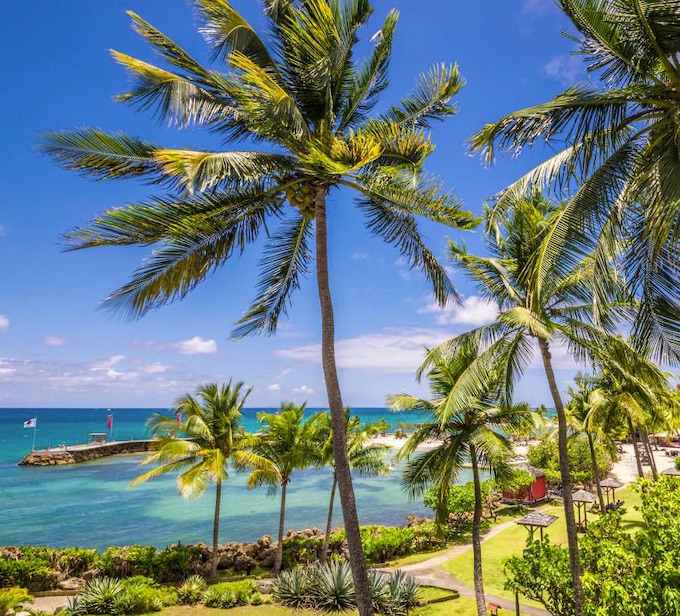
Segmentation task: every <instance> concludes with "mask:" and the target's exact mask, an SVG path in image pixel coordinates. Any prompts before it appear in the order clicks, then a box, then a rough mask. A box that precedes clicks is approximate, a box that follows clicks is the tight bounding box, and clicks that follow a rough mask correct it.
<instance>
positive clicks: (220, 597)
mask: <svg viewBox="0 0 680 616" xmlns="http://www.w3.org/2000/svg"><path fill="white" fill-rule="evenodd" d="M256 591H257V584H255V582H253V580H241V581H240V582H221V583H220V584H215V585H214V586H211V587H210V588H208V590H206V591H205V593H204V594H203V601H204V603H205V605H206V606H207V607H218V608H222V609H227V608H230V607H234V606H237V605H247V604H248V603H250V600H251V597H252V596H253V595H254V594H255V593H256Z"/></svg>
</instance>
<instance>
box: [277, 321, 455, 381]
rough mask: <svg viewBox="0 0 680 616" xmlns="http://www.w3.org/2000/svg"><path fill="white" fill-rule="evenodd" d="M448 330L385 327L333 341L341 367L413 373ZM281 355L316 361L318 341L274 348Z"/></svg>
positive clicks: (447, 333)
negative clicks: (426, 350)
mask: <svg viewBox="0 0 680 616" xmlns="http://www.w3.org/2000/svg"><path fill="white" fill-rule="evenodd" d="M451 335H452V334H451V333H450V332H446V331H444V330H436V329H416V328H411V329H397V328H388V329H385V330H383V331H382V332H377V333H373V334H366V335H363V336H356V337H355V338H345V339H342V340H338V341H337V342H336V345H335V351H336V359H337V362H338V366H339V367H341V368H353V369H358V370H370V371H374V372H383V373H412V372H415V370H416V369H417V368H418V366H420V364H421V363H422V361H423V357H424V355H425V348H426V347H427V348H432V347H434V346H436V345H437V344H439V343H441V342H444V340H447V339H448V338H450V337H451ZM276 354H277V355H279V356H280V357H285V358H287V359H294V360H298V361H303V362H308V363H314V364H318V363H321V345H320V344H308V345H304V346H299V347H294V348H291V349H280V350H278V351H276Z"/></svg>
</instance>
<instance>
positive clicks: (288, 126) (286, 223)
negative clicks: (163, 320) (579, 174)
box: [43, 0, 476, 615]
mask: <svg viewBox="0 0 680 616" xmlns="http://www.w3.org/2000/svg"><path fill="white" fill-rule="evenodd" d="M261 2H262V4H263V5H264V10H265V14H266V19H267V25H268V29H267V32H268V37H267V38H266V39H262V38H261V37H260V36H259V35H258V34H257V32H256V31H255V30H254V28H253V27H252V26H251V25H250V24H249V23H248V22H247V21H246V20H245V19H244V18H243V17H242V16H241V15H240V14H239V13H238V12H237V11H236V10H235V9H234V8H233V6H232V5H231V4H230V2H228V0H196V4H197V6H198V9H199V13H200V16H201V18H202V19H203V25H202V27H201V32H202V33H203V34H204V36H205V38H206V39H207V41H208V43H209V44H210V46H211V47H212V48H213V52H214V54H213V55H214V57H215V59H217V60H219V63H218V69H217V70H215V69H208V68H206V67H204V66H203V65H201V64H200V63H199V62H198V61H196V60H195V59H194V58H193V57H192V56H191V55H190V54H188V53H187V52H185V51H184V50H183V49H182V48H181V47H179V46H178V45H177V44H176V43H175V42H173V41H172V40H171V39H170V38H168V37H167V36H165V35H164V34H163V33H161V32H159V31H158V30H157V29H156V28H154V27H153V26H152V25H151V24H149V23H147V22H146V21H144V20H143V19H142V18H141V17H139V16H138V15H135V14H134V13H130V16H131V17H132V21H133V27H134V28H135V30H136V31H137V32H138V33H139V34H140V35H141V36H143V37H144V38H145V39H146V40H147V41H148V42H149V43H150V45H151V46H152V47H153V48H154V50H155V51H156V52H157V53H158V54H159V55H160V56H161V57H162V58H163V59H164V60H165V61H166V62H167V64H168V65H169V67H168V68H159V67H157V66H155V65H153V64H150V63H148V62H145V61H142V60H139V59H137V58H133V57H131V56H129V55H126V54H123V53H120V52H117V51H114V52H112V54H113V57H114V59H115V60H116V61H117V62H119V63H120V64H122V65H123V66H124V67H125V68H126V69H128V70H129V71H130V73H131V74H132V76H133V78H134V79H135V83H134V86H133V88H132V90H131V91H130V92H128V93H126V94H122V95H121V96H120V97H119V100H121V101H123V102H126V103H128V104H131V105H133V106H136V107H137V108H140V109H143V110H149V111H154V112H155V113H156V114H157V115H158V116H159V117H160V118H162V119H163V120H166V121H168V122H170V123H171V124H175V125H176V126H178V127H185V126H190V125H200V126H203V127H206V128H207V129H209V130H211V131H214V132H216V133H218V134H219V135H220V136H222V138H223V139H224V140H225V141H227V142H228V141H236V140H246V141H247V142H248V143H262V144H264V145H265V148H264V149H263V150H261V151H253V150H242V151H226V152H213V151H196V150H181V149H176V148H163V147H161V146H159V145H157V144H156V143H152V142H150V141H145V140H141V139H138V138H136V137H131V136H128V135H125V134H123V133H105V132H102V131H99V130H95V129H89V128H86V129H81V130H76V131H65V132H57V133H53V134H51V135H47V136H46V137H45V138H44V143H43V150H44V151H45V152H47V153H49V154H50V155H51V156H52V157H53V158H54V159H55V160H56V161H57V162H58V163H59V164H61V165H63V166H64V167H66V168H69V169H73V170H76V171H79V172H81V173H84V174H86V175H89V176H90V177H94V178H97V179H108V178H123V177H143V178H145V179H146V180H148V181H149V182H150V183H153V184H156V185H161V186H166V187H168V189H169V190H170V192H169V194H166V195H164V196H159V197H154V198H152V199H150V200H148V201H147V202H145V203H142V204H135V205H128V206H125V207H123V208H114V209H110V210H108V211H106V212H104V213H103V214H102V215H100V216H98V217H97V218H95V220H94V221H93V222H92V223H91V224H90V225H89V226H88V227H84V228H80V229H76V230H75V231H73V232H71V233H70V234H69V235H68V238H69V240H70V242H71V245H72V247H73V248H74V249H79V248H86V247H92V246H110V245H142V246H148V245H155V250H154V251H153V252H152V253H151V255H150V257H149V258H148V259H147V260H145V261H144V263H143V265H142V266H141V267H140V268H139V269H138V270H137V271H136V272H135V273H134V275H133V276H132V279H131V280H130V282H129V283H128V284H126V285H125V286H124V287H122V288H121V289H119V290H117V291H116V292H114V293H113V294H112V295H111V296H109V298H108V299H107V301H106V303H107V305H109V306H111V307H113V308H118V309H121V310H122V311H124V312H125V313H127V314H128V315H130V316H133V317H139V316H141V315H143V314H145V313H146V312H147V311H149V310H150V309H152V308H156V307H158V306H162V305H164V304H166V303H168V302H170V301H172V300H175V299H179V298H182V297H184V296H185V295H186V294H187V293H189V292H190V291H191V290H192V289H193V288H194V287H195V286H196V285H198V284H199V283H200V282H202V281H203V280H204V279H205V278H206V277H208V275H209V274H211V273H212V272H213V271H214V270H215V269H216V268H218V267H219V266H220V265H222V264H224V262H225V261H227V260H228V259H229V258H230V257H231V256H233V255H234V254H235V253H236V254H238V253H241V252H243V251H244V250H245V249H246V247H247V246H248V245H249V244H251V243H252V242H254V241H255V240H256V239H257V238H258V236H259V235H260V233H261V232H262V231H263V230H265V229H268V228H269V227H268V225H269V224H271V223H272V222H278V221H280V223H279V224H278V227H277V228H276V229H275V230H273V231H272V234H271V236H270V237H269V239H268V242H267V244H266V247H265V249H264V259H263V261H262V273H261V277H260V281H259V294H258V296H257V297H256V299H255V300H254V301H253V303H252V305H251V307H250V309H249V310H247V312H246V313H245V315H244V316H243V318H242V319H241V320H240V322H239V325H238V328H237V329H236V331H235V334H236V335H238V336H244V335H247V334H251V333H258V332H264V333H268V334H271V333H274V332H275V330H276V327H277V324H278V320H279V317H280V316H281V314H285V313H286V312H287V310H288V309H289V307H290V302H291V296H292V293H293V292H294V291H295V290H296V289H297V288H299V286H300V284H301V281H302V278H304V277H305V276H306V275H307V274H308V273H309V270H310V267H311V265H312V255H313V253H312V243H314V245H315V253H316V254H315V261H316V279H317V283H318V292H319V303H320V308H321V319H322V325H321V352H322V365H323V371H324V377H325V381H326V389H327V395H328V402H329V407H330V410H331V415H332V417H333V422H334V423H333V426H334V430H333V434H334V450H335V456H336V469H337V474H338V486H339V489H340V497H341V501H342V510H343V516H344V522H345V529H346V531H347V541H348V549H349V554H350V562H351V565H352V571H353V575H354V579H355V584H356V589H357V602H358V606H359V610H360V612H361V614H362V615H364V614H371V613H372V609H371V607H370V603H371V599H370V591H369V585H368V577H367V574H366V567H365V564H364V559H363V553H362V549H361V538H360V536H359V523H358V519H357V515H356V505H355V500H354V492H353V489H352V480H351V474H350V468H349V462H348V459H347V450H346V443H345V442H344V439H345V435H344V430H343V421H344V420H343V409H344V405H343V403H342V395H341V391H340V384H339V380H338V374H337V369H336V361H335V342H334V340H335V327H334V315H333V304H332V299H331V291H330V282H329V272H328V251H327V242H328V220H327V214H328V202H327V198H328V195H329V193H330V192H331V191H332V190H333V189H336V188H343V187H344V188H349V189H351V190H352V191H353V194H355V195H356V196H357V201H356V205H357V207H358V208H359V210H360V211H361V213H362V214H364V216H365V217H366V225H367V229H368V231H369V233H371V234H372V235H374V236H377V237H379V238H381V239H383V240H385V241H387V242H388V243H390V244H393V245H394V246H395V247H396V248H397V250H398V251H399V253H400V254H401V255H403V256H404V257H405V258H406V259H407V260H408V261H409V263H410V265H411V266H412V267H413V268H417V269H420V270H422V271H424V273H425V275H426V276H427V278H428V279H429V281H430V282H431V283H432V287H433V290H434V295H435V297H436V299H437V301H438V302H439V303H441V304H444V303H445V302H446V301H447V300H448V299H450V298H451V297H452V296H453V295H454V290H453V287H452V285H451V282H450V281H449V279H448V276H447V274H446V271H445V269H444V268H443V267H442V266H441V265H440V264H439V263H438V261H437V259H436V258H435V256H434V255H433V253H432V252H431V251H430V250H429V249H428V248H427V246H426V245H425V244H424V242H423V239H422V237H421V235H420V233H419V229H418V218H419V217H420V218H425V219H428V220H432V221H436V222H440V223H442V224H445V225H448V226H450V227H453V228H469V227H471V226H473V225H474V224H475V223H476V220H475V219H474V217H472V216H471V215H470V214H468V213H466V212H464V211H462V210H461V209H460V207H459V204H458V202H457V200H456V199H455V198H454V197H453V196H452V195H451V194H449V193H448V192H447V191H446V190H445V189H444V188H443V186H442V185H441V183H440V182H439V181H437V180H436V179H434V178H432V177H430V176H427V175H425V174H424V173H423V172H422V169H423V165H424V162H425V160H426V159H427V157H428V155H429V154H430V153H431V152H432V150H433V149H434V145H433V144H432V142H431V141H430V137H429V132H428V131H429V126H430V124H431V122H432V121H434V120H438V119H443V118H446V117H448V116H451V115H453V114H454V113H455V106H454V105H452V104H451V103H450V99H451V98H452V97H453V96H454V95H455V94H457V93H458V91H459V90H460V89H461V87H462V86H463V80H462V78H461V76H460V74H459V71H458V67H457V66H455V65H453V66H448V65H445V64H441V65H438V66H436V67H434V68H433V69H431V70H430V72H429V73H427V74H423V75H421V77H420V79H419V81H418V83H417V85H416V88H415V90H414V91H413V92H412V93H411V94H409V95H408V96H407V97H405V98H403V99H402V100H401V101H400V102H399V103H397V104H396V105H392V106H389V107H383V109H385V111H384V112H382V113H374V109H375V106H376V104H377V103H378V102H379V101H380V100H381V94H382V92H383V91H384V90H385V89H386V88H387V86H388V83H389V80H388V67H389V62H390V57H391V51H392V42H393V38H394V31H395V27H396V23H397V18H398V13H397V12H396V11H391V12H390V13H389V14H388V15H387V17H386V19H385V21H384V23H383V24H382V27H381V28H380V30H379V32H378V33H377V35H376V36H375V37H374V43H375V44H374V46H373V48H372V50H371V52H370V55H369V57H368V58H367V59H366V60H365V61H364V62H357V61H356V59H355V57H354V50H355V46H356V44H357V42H358V35H359V34H358V33H359V30H360V28H361V27H362V26H364V25H365V24H366V22H367V20H368V18H369V16H370V15H371V13H372V10H373V9H372V6H371V4H370V2H369V1H368V0H344V1H340V0H305V1H304V2H302V1H301V0H261ZM225 67H226V69H227V70H226V72H222V71H223V70H224V68H225ZM286 201H288V203H289V205H288V206H287V205H286ZM343 205H344V204H343ZM338 225H339V227H340V228H342V227H341V225H342V222H341V220H338Z"/></svg>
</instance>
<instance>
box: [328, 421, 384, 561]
mask: <svg viewBox="0 0 680 616" xmlns="http://www.w3.org/2000/svg"><path fill="white" fill-rule="evenodd" d="M381 419H382V421H381V422H378V423H376V424H369V425H365V424H363V423H362V422H361V418H360V417H359V416H357V415H351V411H350V409H349V408H346V409H345V442H346V443H347V457H348V459H349V465H350V468H351V469H352V470H353V471H354V472H356V473H358V474H359V475H360V476H361V477H370V476H376V475H387V474H388V473H389V472H390V467H389V464H388V463H387V462H386V459H385V458H386V454H387V452H388V451H389V449H390V447H389V445H385V444H381V443H375V442H373V441H372V440H371V437H372V436H373V435H374V434H375V433H379V432H381V431H382V429H383V428H384V425H385V423H386V422H385V421H384V418H381ZM321 421H322V424H323V425H322V426H321V429H320V432H319V436H320V438H321V450H320V451H321V459H322V461H323V463H324V464H325V465H328V466H330V467H331V468H332V469H333V484H332V486H331V495H330V499H329V501H328V517H327V519H326V535H325V537H324V543H323V548H322V557H321V560H322V562H326V560H327V558H328V540H329V537H330V535H331V530H332V528H333V506H334V505H335V492H336V490H337V487H338V476H337V473H336V472H335V458H334V456H333V422H332V419H331V417H330V415H328V414H324V415H322V416H321ZM388 426H389V424H388Z"/></svg>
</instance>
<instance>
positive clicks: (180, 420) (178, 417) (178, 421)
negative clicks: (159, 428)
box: [177, 413, 182, 423]
mask: <svg viewBox="0 0 680 616" xmlns="http://www.w3.org/2000/svg"><path fill="white" fill-rule="evenodd" d="M177 423H182V413H177Z"/></svg>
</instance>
